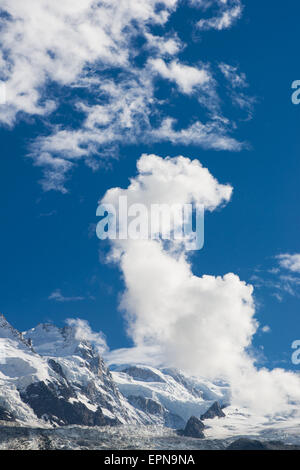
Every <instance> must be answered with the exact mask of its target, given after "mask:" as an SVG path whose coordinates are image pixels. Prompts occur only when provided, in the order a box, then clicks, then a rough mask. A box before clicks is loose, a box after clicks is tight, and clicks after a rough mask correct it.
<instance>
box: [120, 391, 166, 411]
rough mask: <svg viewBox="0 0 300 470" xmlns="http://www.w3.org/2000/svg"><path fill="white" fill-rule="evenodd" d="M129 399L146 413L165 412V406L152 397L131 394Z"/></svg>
mask: <svg viewBox="0 0 300 470" xmlns="http://www.w3.org/2000/svg"><path fill="white" fill-rule="evenodd" d="M127 400H128V401H129V403H131V404H132V405H133V406H134V407H135V408H139V409H140V410H142V411H145V413H150V414H151V415H161V414H163V412H164V408H163V406H162V405H161V404H160V403H158V402H157V401H155V400H152V399H151V398H145V397H141V396H135V395H129V396H128V397H127Z"/></svg>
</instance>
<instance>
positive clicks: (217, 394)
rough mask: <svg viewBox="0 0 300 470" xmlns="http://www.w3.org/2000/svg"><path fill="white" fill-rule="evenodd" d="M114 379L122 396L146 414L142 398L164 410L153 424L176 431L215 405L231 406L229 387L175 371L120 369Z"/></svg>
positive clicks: (118, 368) (120, 367)
mask: <svg viewBox="0 0 300 470" xmlns="http://www.w3.org/2000/svg"><path fill="white" fill-rule="evenodd" d="M112 376H113V379H114V381H115V383H116V384H117V386H118V388H119V390H120V391H121V392H122V394H123V395H124V396H125V397H127V399H128V400H129V401H130V402H131V403H135V404H136V406H139V407H140V408H141V409H142V410H143V411H145V400H142V398H144V399H148V400H152V401H153V402H154V403H156V404H157V405H160V406H161V408H162V411H161V413H158V412H157V413H156V414H155V413H153V414H152V418H153V420H152V422H153V423H161V424H165V425H168V426H170V427H174V428H178V427H182V426H184V425H185V423H186V421H187V420H188V419H189V418H190V417H191V416H192V415H194V416H197V417H199V416H200V415H201V414H203V413H204V412H205V411H207V409H208V408H209V407H210V406H211V405H212V404H213V403H214V402H215V401H218V402H219V403H220V404H221V405H226V404H228V403H229V388H228V386H227V385H226V384H224V383H221V382H220V383H212V382H210V381H208V380H206V379H204V378H202V379H201V378H195V377H187V376H186V375H184V374H182V373H181V372H179V371H176V370H174V369H161V370H159V369H155V368H153V367H148V366H144V365H134V366H128V365H127V366H118V367H117V370H116V369H115V370H114V371H113V372H112ZM157 409H158V406H157ZM166 418H167V419H166ZM166 421H167V422H166ZM179 424H181V426H179Z"/></svg>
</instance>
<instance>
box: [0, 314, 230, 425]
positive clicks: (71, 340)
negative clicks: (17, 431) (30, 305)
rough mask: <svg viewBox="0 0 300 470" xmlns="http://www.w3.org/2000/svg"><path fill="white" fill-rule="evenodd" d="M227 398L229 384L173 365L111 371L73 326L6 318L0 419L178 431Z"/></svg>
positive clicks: (0, 323) (0, 328) (1, 332)
mask: <svg viewBox="0 0 300 470" xmlns="http://www.w3.org/2000/svg"><path fill="white" fill-rule="evenodd" d="M228 399H229V391H228V387H227V386H226V384H223V383H215V384H213V383H211V382H209V381H207V380H205V379H201V380H200V379H196V378H190V377H186V376H185V375H183V374H182V373H180V372H178V371H175V370H172V369H162V370H159V369H154V368H153V367H146V366H139V365H124V366H123V367H121V366H119V367H118V368H116V367H115V368H114V370H113V372H110V371H109V370H108V368H107V367H106V366H105V364H104V362H103V360H102V358H101V357H100V355H99V353H98V351H97V350H96V349H95V348H94V347H93V346H92V345H91V344H90V343H89V342H88V341H86V340H82V339H78V335H77V334H76V328H75V327H74V326H66V327H64V328H57V327H56V326H54V325H50V324H40V325H38V326H37V327H36V328H32V329H31V330H29V331H27V332H25V333H20V332H18V331H17V330H15V329H14V328H13V327H12V326H11V325H10V324H9V323H8V322H7V320H6V319H5V318H4V317H3V316H0V420H5V421H9V420H11V421H13V420H15V421H18V422H20V423H24V424H25V423H26V424H30V425H39V426H41V425H55V426H60V425H69V424H79V425H87V426H94V425H98V426H101V425H107V424H109V425H113V424H125V423H126V424H142V425H153V424H154V425H157V424H159V425H164V426H167V427H171V428H175V429H178V428H182V427H184V426H185V424H186V421H187V420H188V419H189V418H190V416H191V415H195V416H197V417H199V416H200V415H201V414H203V413H205V411H207V409H208V408H209V407H210V405H211V404H212V403H214V402H215V401H218V402H219V403H220V404H221V405H222V404H223V405H224V404H226V403H228Z"/></svg>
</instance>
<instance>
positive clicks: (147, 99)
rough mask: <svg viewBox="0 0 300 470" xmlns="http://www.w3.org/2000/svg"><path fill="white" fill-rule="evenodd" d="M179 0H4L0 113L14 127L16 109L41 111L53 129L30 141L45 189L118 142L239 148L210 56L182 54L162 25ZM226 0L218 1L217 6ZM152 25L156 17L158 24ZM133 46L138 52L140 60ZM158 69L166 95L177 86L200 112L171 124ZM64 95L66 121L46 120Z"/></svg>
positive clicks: (113, 151)
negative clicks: (197, 59) (187, 59)
mask: <svg viewBox="0 0 300 470" xmlns="http://www.w3.org/2000/svg"><path fill="white" fill-rule="evenodd" d="M179 3H180V2H179V0H162V1H161V0H141V1H139V2H138V3H137V2H136V1H135V0H101V1H100V2H99V1H98V0H87V1H85V2H82V1H80V0H66V1H64V2H60V1H59V0H27V1H26V2H23V1H21V0H3V1H2V4H1V7H2V9H3V11H4V12H6V14H5V15H3V16H2V18H1V29H0V63H1V64H2V67H1V70H2V72H1V76H0V79H3V80H4V81H5V82H6V90H7V97H6V98H7V99H6V104H5V105H1V107H0V122H2V123H3V124H7V125H10V126H13V125H14V124H15V122H16V121H17V119H18V118H21V117H22V116H26V115H41V116H43V115H47V117H48V129H50V131H49V132H50V133H49V134H48V135H47V134H46V135H45V133H44V134H43V136H40V137H39V138H38V139H36V141H35V142H33V144H32V146H31V149H30V156H31V158H32V159H33V162H34V164H35V165H38V166H40V167H41V168H42V169H43V171H44V179H43V181H42V183H43V187H44V189H45V190H47V191H48V190H59V191H61V192H66V187H65V182H66V178H67V175H68V174H69V173H70V171H71V170H72V169H73V168H74V166H75V165H76V164H77V162H79V161H81V160H83V161H84V162H85V163H86V164H87V165H89V166H90V167H91V168H92V169H93V170H95V169H97V168H98V167H99V165H100V161H101V159H102V160H103V161H106V159H107V158H109V157H116V156H117V153H118V145H120V144H122V143H125V144H127V143H129V144H139V143H150V142H159V141H168V142H171V143H180V144H184V145H188V144H196V145H200V146H203V147H205V148H213V149H222V150H239V149H240V148H241V147H242V144H241V143H239V142H237V141H236V140H235V139H234V138H233V137H231V131H232V130H233V129H234V128H235V125H234V123H230V121H229V120H228V119H225V118H224V116H223V115H222V112H221V109H220V103H221V100H220V98H219V96H218V93H217V88H218V86H217V83H216V81H215V79H214V77H213V72H212V70H211V67H210V66H209V64H201V65H199V64H196V65H195V64H187V63H181V62H180V60H179V58H178V57H177V56H178V54H179V53H180V51H182V50H183V49H184V47H185V46H186V45H185V44H183V43H182V41H181V40H180V38H179V37H178V34H177V33H176V31H175V32H174V31H173V30H172V28H169V26H168V19H169V17H170V15H171V14H172V12H173V11H175V10H176V8H177V7H178V5H179ZM225 3H226V2H225ZM225 3H224V2H219V3H217V6H219V7H220V9H221V11H223V8H225V7H226V8H227V6H228V5H227V4H226V5H225ZM190 6H195V2H192V3H190ZM198 6H200V2H198ZM203 6H204V5H203V2H201V7H203ZM191 12H192V13H194V12H193V10H191ZM197 14H198V13H197ZM153 25H154V26H155V25H156V26H157V25H158V26H160V29H159V31H160V32H159V33H154V32H153V28H152V26H153ZM137 38H143V40H144V42H143V43H142V45H141V46H135V41H136V39H137ZM139 54H140V55H141V56H143V54H144V55H145V60H144V61H141V63H139V64H138V61H137V60H136V59H137V58H139V57H140V56H139ZM157 76H160V78H161V79H163V80H165V81H166V82H167V83H168V86H169V87H170V96H171V95H172V91H173V89H174V87H175V88H176V89H177V91H178V93H179V94H182V95H183V96H185V95H190V96H192V97H193V98H194V99H196V100H197V101H198V103H199V111H201V110H202V109H203V108H204V113H201V116H206V117H205V118H204V117H202V118H201V119H197V120H196V119H195V118H190V117H189V116H185V118H187V119H185V121H186V122H187V124H186V125H185V126H182V125H180V123H177V124H176V131H175V130H174V127H175V126H173V124H174V123H175V121H176V119H177V117H176V116H171V115H169V114H170V113H172V111H169V112H166V110H165V108H164V104H165V102H163V101H162V100H161V99H159V98H158V97H157V90H156V78H157ZM172 96H174V95H172ZM61 98H63V102H66V103H67V104H68V105H69V106H70V107H71V110H72V114H73V117H74V119H72V120H70V124H69V125H67V124H66V121H65V120H64V122H61V123H60V124H56V125H52V124H51V122H52V121H51V119H52V116H54V115H55V114H54V111H55V110H56V109H57V108H58V107H59V105H60V102H61ZM58 114H59V113H58ZM71 121H72V124H71ZM73 121H74V122H73ZM56 122H57V121H56ZM67 122H68V120H67ZM168 132H170V134H169V135H168Z"/></svg>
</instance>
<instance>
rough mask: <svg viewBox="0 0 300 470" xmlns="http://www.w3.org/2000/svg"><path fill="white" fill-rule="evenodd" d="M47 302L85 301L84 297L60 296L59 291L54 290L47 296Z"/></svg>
mask: <svg viewBox="0 0 300 470" xmlns="http://www.w3.org/2000/svg"><path fill="white" fill-rule="evenodd" d="M48 300H54V301H55V302H77V301H81V300H85V297H82V296H73V297H66V296H65V295H63V294H62V292H61V290H60V289H56V290H54V291H53V292H52V293H51V294H50V295H49V297H48Z"/></svg>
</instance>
